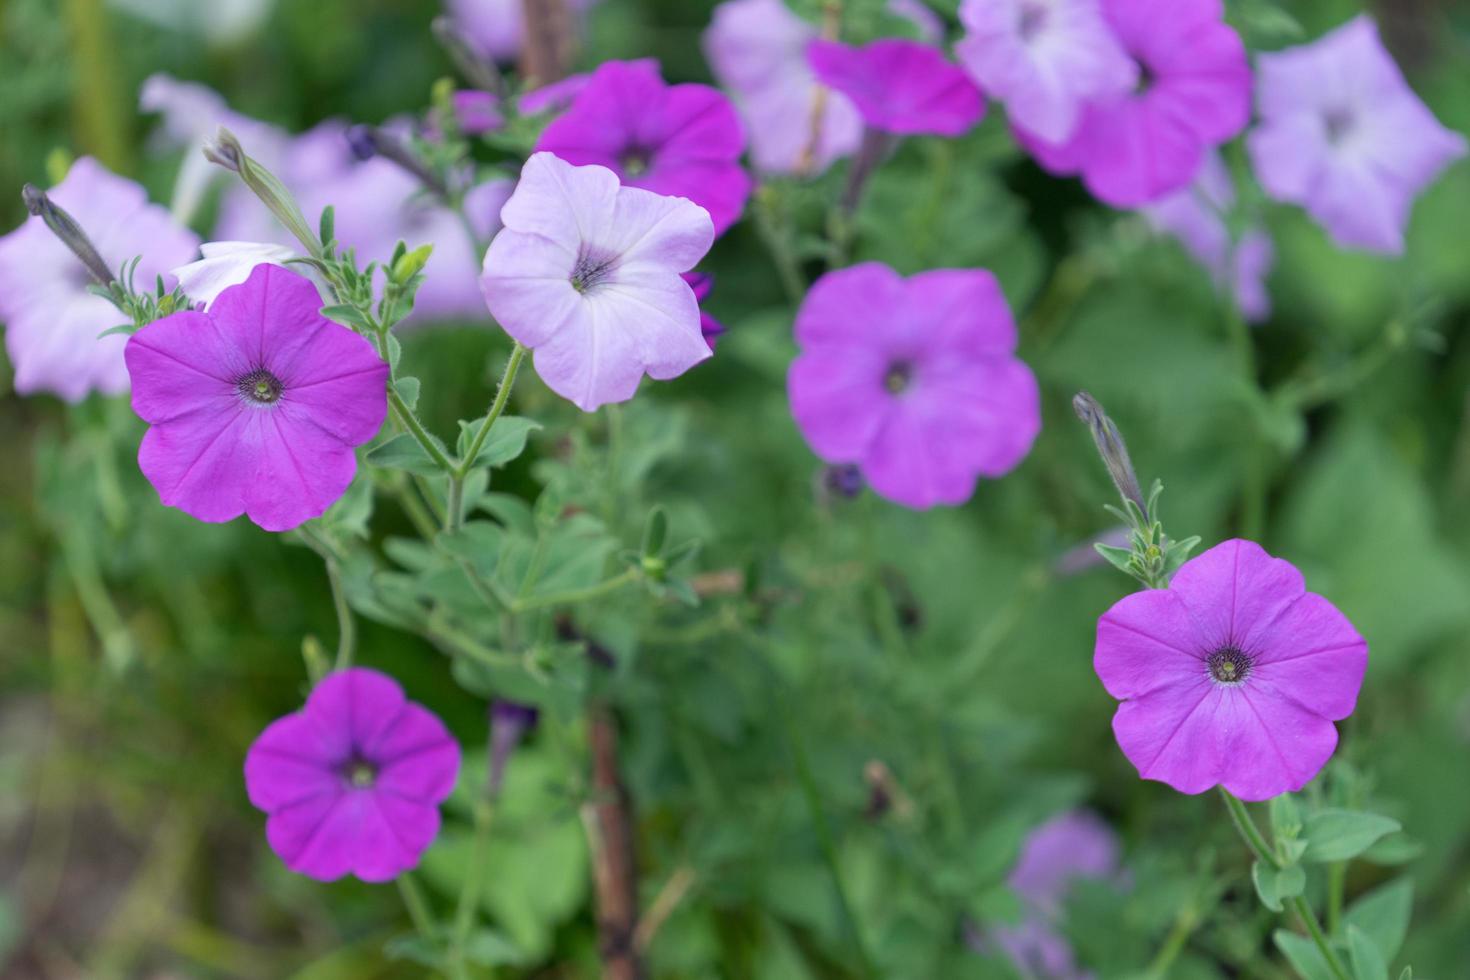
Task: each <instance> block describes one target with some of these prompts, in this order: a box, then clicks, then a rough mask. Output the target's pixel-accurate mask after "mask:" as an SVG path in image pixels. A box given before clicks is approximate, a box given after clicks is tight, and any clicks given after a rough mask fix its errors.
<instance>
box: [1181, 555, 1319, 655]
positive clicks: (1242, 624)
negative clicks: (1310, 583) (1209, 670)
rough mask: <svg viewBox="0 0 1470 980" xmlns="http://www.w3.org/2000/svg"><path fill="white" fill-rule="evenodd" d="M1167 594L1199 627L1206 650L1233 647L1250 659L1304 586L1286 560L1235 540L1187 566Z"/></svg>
mask: <svg viewBox="0 0 1470 980" xmlns="http://www.w3.org/2000/svg"><path fill="white" fill-rule="evenodd" d="M1169 591H1170V592H1172V593H1175V594H1177V595H1178V596H1179V598H1180V600H1181V601H1182V602H1183V603H1184V606H1185V608H1186V609H1187V610H1188V611H1189V613H1190V615H1191V616H1192V617H1193V619H1194V621H1195V622H1196V623H1197V624H1198V634H1197V638H1198V641H1199V643H1200V644H1201V646H1203V647H1204V648H1205V650H1206V651H1207V652H1208V651H1210V650H1213V649H1215V648H1218V647H1222V646H1234V647H1236V648H1238V649H1240V650H1243V651H1244V652H1246V653H1248V654H1252V655H1254V652H1255V650H1256V649H1257V648H1258V647H1259V646H1260V643H1261V641H1262V638H1263V637H1264V636H1265V635H1266V631H1267V630H1268V629H1269V628H1270V626H1271V624H1272V622H1273V621H1274V620H1275V619H1276V617H1277V616H1279V615H1280V614H1281V613H1282V612H1284V611H1285V610H1286V608H1287V607H1288V606H1290V605H1291V604H1292V603H1293V602H1295V601H1296V600H1297V599H1298V598H1300V597H1301V596H1302V594H1303V593H1304V592H1305V591H1306V585H1305V583H1304V582H1303V581H1302V573H1301V572H1299V571H1297V570H1296V568H1295V567H1294V566H1293V565H1292V564H1291V563H1290V562H1288V561H1283V560H1282V559H1280V558H1272V557H1271V556H1270V555H1268V554H1267V553H1266V551H1265V549H1264V548H1262V547H1261V546H1260V545H1258V544H1256V543H1255V542H1253V541H1243V540H1241V539H1239V538H1236V539H1234V540H1231V541H1226V542H1224V543H1222V544H1218V545H1216V546H1215V547H1213V548H1211V549H1210V550H1209V551H1206V552H1204V553H1203V554H1201V555H1198V556H1197V557H1195V558H1193V559H1191V560H1190V561H1188V562H1186V563H1185V565H1184V567H1183V568H1181V569H1180V570H1179V571H1178V572H1177V573H1176V574H1175V575H1174V580H1173V582H1172V583H1171V585H1170V588H1169Z"/></svg>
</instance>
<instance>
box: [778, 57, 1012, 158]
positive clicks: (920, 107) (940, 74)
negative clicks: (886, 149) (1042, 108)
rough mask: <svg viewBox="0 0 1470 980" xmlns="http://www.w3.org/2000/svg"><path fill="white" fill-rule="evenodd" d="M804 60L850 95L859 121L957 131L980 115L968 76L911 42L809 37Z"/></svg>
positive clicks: (906, 129) (902, 129)
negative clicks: (857, 43)
mask: <svg viewBox="0 0 1470 980" xmlns="http://www.w3.org/2000/svg"><path fill="white" fill-rule="evenodd" d="M807 61H808V62H809V63H810V64H811V66H812V71H813V72H815V73H816V76H817V78H818V80H819V81H821V82H822V84H824V85H826V86H828V87H829V88H831V89H833V90H834V91H836V92H839V93H841V94H842V95H845V96H847V98H849V99H851V100H852V102H853V104H854V105H856V106H857V108H858V111H859V112H860V113H862V116H863V122H865V123H866V124H867V125H868V126H869V127H870V128H872V129H877V130H881V131H882V132H885V133H899V134H914V133H934V134H937V135H940V136H962V135H964V134H965V133H966V132H968V131H969V130H970V128H971V127H973V126H974V125H975V124H976V123H977V122H979V121H980V117H981V116H982V115H984V114H985V101H984V99H982V98H981V96H980V90H979V89H977V88H976V87H975V83H974V82H972V81H970V78H969V76H968V75H966V74H965V73H964V72H963V71H961V70H960V69H959V68H958V67H956V66H955V65H952V64H950V63H949V62H948V61H946V60H945V57H944V55H943V54H941V53H940V52H939V51H938V50H936V49H935V48H932V47H930V46H929V45H927V44H920V43H919V42H917V41H907V40H904V39H902V38H885V39H883V40H880V41H874V42H873V43H871V44H868V45H866V46H864V47H861V48H854V47H849V46H847V45H845V44H838V43H837V42H835V41H813V42H812V43H811V44H810V45H808V46H807Z"/></svg>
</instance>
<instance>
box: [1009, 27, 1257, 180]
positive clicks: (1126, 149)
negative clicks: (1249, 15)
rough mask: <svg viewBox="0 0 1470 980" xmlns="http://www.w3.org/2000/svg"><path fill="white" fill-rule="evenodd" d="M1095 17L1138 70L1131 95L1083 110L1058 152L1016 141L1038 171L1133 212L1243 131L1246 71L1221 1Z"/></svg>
mask: <svg viewBox="0 0 1470 980" xmlns="http://www.w3.org/2000/svg"><path fill="white" fill-rule="evenodd" d="M1102 8H1103V13H1104V14H1105V15H1106V17H1107V20H1108V24H1109V25H1110V26H1111V27H1112V29H1113V31H1114V33H1115V35H1116V36H1117V39H1118V41H1119V42H1121V44H1122V45H1123V48H1124V50H1125V51H1127V53H1128V54H1129V55H1130V56H1131V57H1132V58H1133V59H1134V60H1135V61H1136V62H1137V65H1138V81H1137V86H1136V88H1135V90H1134V91H1133V92H1131V93H1129V94H1125V95H1122V96H1119V97H1115V98H1111V99H1103V100H1100V101H1095V102H1091V103H1089V104H1088V106H1087V108H1086V109H1085V110H1084V111H1083V114H1082V120H1081V122H1080V123H1079V124H1078V125H1077V129H1076V131H1075V132H1074V133H1073V134H1072V137H1071V139H1069V140H1067V141H1066V142H1063V143H1052V142H1048V141H1046V140H1043V139H1041V138H1039V137H1038V136H1037V135H1035V134H1033V133H1028V132H1026V131H1025V130H1024V129H1022V128H1019V127H1018V128H1017V130H1016V132H1017V135H1018V136H1019V137H1020V138H1021V141H1022V143H1024V144H1025V145H1026V147H1027V149H1029V150H1030V151H1031V153H1032V155H1034V156H1035V157H1036V159H1037V161H1038V162H1039V163H1040V164H1041V165H1042V166H1043V167H1045V168H1046V169H1048V170H1050V171H1052V172H1054V173H1061V174H1077V173H1080V174H1081V175H1082V181H1083V183H1084V184H1086V185H1087V189H1088V190H1090V191H1091V192H1092V193H1093V194H1094V195H1096V196H1097V197H1098V198H1099V199H1100V200H1102V201H1104V202H1106V203H1108V204H1111V205H1112V206H1114V207H1119V208H1133V207H1139V206H1141V205H1144V204H1148V203H1150V202H1152V201H1156V200H1158V199H1159V198H1161V197H1163V196H1164V195H1166V194H1169V193H1171V192H1173V191H1176V190H1179V189H1180V188H1182V187H1184V186H1186V185H1187V184H1189V182H1190V181H1192V180H1194V178H1195V176H1196V175H1197V174H1198V172H1199V168H1200V166H1201V165H1202V164H1203V163H1204V158H1205V154H1206V153H1207V152H1208V151H1209V150H1210V149H1212V148H1214V147H1216V146H1219V145H1220V144H1222V143H1224V142H1226V141H1227V140H1229V139H1231V138H1232V137H1234V136H1235V135H1236V134H1237V133H1239V132H1240V131H1241V130H1242V129H1243V128H1245V124H1246V122H1247V121H1248V120H1249V118H1250V86H1251V73H1250V65H1249V64H1248V63H1247V61H1246V54H1245V46H1244V45H1243V44H1241V41H1240V37H1239V36H1238V35H1237V34H1236V33H1235V31H1234V30H1233V29H1231V28H1230V27H1228V26H1226V24H1225V23H1224V22H1223V21H1222V20H1221V19H1220V18H1221V15H1222V10H1221V4H1220V0H1171V2H1169V3H1138V2H1137V0H1102Z"/></svg>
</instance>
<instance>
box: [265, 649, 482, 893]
mask: <svg viewBox="0 0 1470 980" xmlns="http://www.w3.org/2000/svg"><path fill="white" fill-rule="evenodd" d="M458 774H459V746H458V745H457V744H456V743H455V741H454V739H453V737H451V736H450V734H449V732H448V730H447V729H445V727H444V723H443V722H441V721H440V720H439V719H438V718H436V717H435V716H434V714H433V713H432V712H430V711H429V710H428V709H426V708H424V707H422V706H420V705H417V704H414V703H413V702H411V701H408V700H406V699H405V698H404V696H403V689H402V688H400V687H399V686H398V684H397V682H395V681H394V680H393V679H392V678H391V677H389V676H387V675H386V674H381V673H379V672H378V671H376V670H368V669H365V668H362V667H357V668H353V669H350V670H343V671H338V672H337V673H334V674H329V675H328V676H327V677H326V678H325V679H323V680H322V682H321V683H320V684H318V685H317V686H316V688H315V689H314V690H313V691H312V692H311V696H310V697H309V698H307V700H306V706H305V707H304V708H302V709H301V710H300V711H298V712H296V713H295V714H291V715H287V716H286V717H284V718H281V719H278V720H277V721H275V722H273V723H272V724H271V725H270V726H269V727H268V728H266V730H265V731H263V732H261V733H260V737H259V738H257V739H256V740H255V744H253V745H251V746H250V752H249V754H248V755H247V756H246V757H245V788H246V790H247V791H248V792H249V794H250V802H251V803H253V804H255V806H256V807H258V808H259V809H261V810H263V811H265V813H267V814H268V815H269V817H270V819H269V820H268V821H267V823H266V839H267V840H268V841H269V842H270V846H271V849H272V850H273V851H275V852H276V854H278V855H279V856H280V858H281V860H282V861H284V862H286V867H288V868H290V869H291V870H292V871H295V872H297V873H299V874H304V875H307V876H309V877H311V878H315V879H317V880H318V881H334V880H336V879H338V878H341V877H342V876H343V875H347V874H353V875H356V876H357V877H358V878H361V879H362V880H363V881H389V880H391V879H393V878H396V877H398V876H399V875H400V874H402V873H403V872H405V871H408V870H411V869H412V868H413V867H415V866H416V865H417V864H418V862H419V857H420V856H421V855H422V854H423V852H424V851H425V850H426V849H427V848H428V846H429V845H430V844H431V843H433V840H434V838H435V836H437V835H438V833H439V804H440V803H441V802H443V801H444V799H445V798H446V797H448V796H449V794H450V792H451V791H452V790H453V789H454V783H455V779H456V778H457V776H458Z"/></svg>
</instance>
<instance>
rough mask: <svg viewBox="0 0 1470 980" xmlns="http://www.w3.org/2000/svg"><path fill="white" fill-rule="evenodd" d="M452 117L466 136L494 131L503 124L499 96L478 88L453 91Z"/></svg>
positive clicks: (503, 119)
mask: <svg viewBox="0 0 1470 980" xmlns="http://www.w3.org/2000/svg"><path fill="white" fill-rule="evenodd" d="M451 101H452V102H453V105H454V118H455V121H457V122H458V123H459V128H460V131H461V132H462V133H464V134H465V135H466V136H479V135H480V134H482V133H489V132H494V131H495V130H497V129H499V128H500V127H501V126H504V125H505V115H504V113H502V112H501V110H500V98H499V96H497V95H495V94H494V93H493V92H481V91H479V90H478V89H461V90H460V91H458V92H455V93H454V97H453V99H452V100H451Z"/></svg>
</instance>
